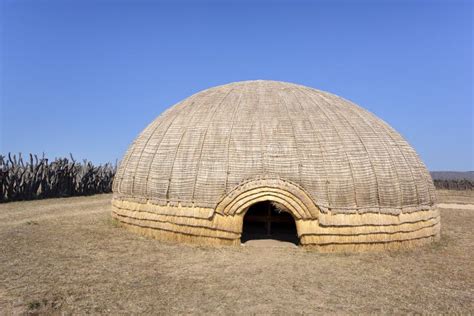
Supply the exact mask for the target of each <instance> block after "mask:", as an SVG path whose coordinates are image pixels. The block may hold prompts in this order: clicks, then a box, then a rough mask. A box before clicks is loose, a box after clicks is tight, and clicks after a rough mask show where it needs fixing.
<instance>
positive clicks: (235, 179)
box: [114, 80, 434, 214]
mask: <svg viewBox="0 0 474 316" xmlns="http://www.w3.org/2000/svg"><path fill="white" fill-rule="evenodd" d="M259 178H265V179H267V178H268V179H283V180H285V181H288V182H290V183H293V184H295V185H297V186H299V187H301V188H302V189H303V190H304V191H305V192H306V193H307V194H308V196H310V197H311V198H312V200H314V203H315V204H316V205H317V206H318V208H319V209H321V211H323V212H328V211H331V212H333V213H355V212H361V213H365V212H375V213H378V212H380V213H390V214H398V213H400V212H411V211H415V210H421V209H426V208H429V207H430V206H431V205H433V203H434V187H433V183H432V180H431V177H430V175H429V173H428V171H427V170H426V167H425V166H424V165H423V163H422V162H421V160H420V158H419V157H418V156H417V154H416V152H415V151H414V150H413V148H412V147H411V146H410V145H409V144H408V143H407V142H406V141H405V140H404V139H403V138H402V137H401V136H400V134H398V133H397V132H396V131H395V130H393V129H392V128H391V127H390V126H389V125H387V124H386V123H385V122H383V121H382V120H381V119H379V118H377V117H376V116H374V115H373V114H372V113H370V112H368V111H366V110H364V109H362V108H360V107H359V106H357V105H355V104H353V103H351V102H349V101H347V100H344V99H342V98H340V97H338V96H335V95H333V94H330V93H327V92H323V91H319V90H315V89H312V88H308V87H304V86H301V85H296V84H290V83H284V82H276V81H260V80H259V81H245V82H236V83H231V84H227V85H223V86H218V87H214V88H211V89H208V90H205V91H202V92H199V93H197V94H195V95H193V96H191V97H189V98H187V99H185V100H184V101H182V102H180V103H178V104H176V105H175V106H173V107H171V108H170V109H168V110H167V111H166V112H164V113H163V114H162V115H160V116H159V117H158V118H157V119H156V120H154V121H153V122H152V123H151V124H150V125H149V126H148V127H147V128H146V129H145V130H144V131H143V132H142V133H141V134H140V135H139V136H138V138H137V139H136V140H135V141H134V142H133V144H132V145H131V146H130V148H129V149H128V151H127V153H126V155H125V157H124V158H123V160H122V162H121V164H120V167H119V169H118V171H117V174H116V179H115V183H114V192H115V194H116V195H118V196H123V197H131V198H135V199H142V200H150V201H153V202H154V203H158V204H160V205H171V206H178V205H180V206H186V207H187V206H193V207H206V208H215V207H216V205H217V204H218V203H219V202H220V201H221V200H222V199H223V198H224V197H225V196H226V195H227V194H228V193H229V192H231V191H232V190H233V189H234V188H235V187H237V186H239V185H241V184H242V183H244V182H245V181H249V180H253V179H259Z"/></svg>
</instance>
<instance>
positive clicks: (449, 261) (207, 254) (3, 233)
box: [0, 192, 474, 315]
mask: <svg viewBox="0 0 474 316" xmlns="http://www.w3.org/2000/svg"><path fill="white" fill-rule="evenodd" d="M110 198H111V196H110V195H101V196H93V197H80V198H67V199H51V200H43V201H32V202H15V203H8V204H3V205H0V314H12V313H13V314H19V313H20V314H21V313H31V314H37V313H40V314H41V313H47V314H52V313H53V314H60V313H65V314H70V313H74V314H78V313H79V314H85V313H93V314H98V313H107V314H117V313H121V314H148V313H164V314H175V313H181V314H183V313H186V314H189V313H196V314H270V313H271V314H285V315H286V314H315V313H320V314H321V313H341V312H344V313H377V314H379V313H390V314H391V313H398V314H405V313H409V312H414V313H432V312H436V313H455V312H457V313H463V314H467V313H473V312H474V303H473V302H474V264H473V262H474V260H473V259H474V255H473V250H474V247H473V246H474V235H473V228H474V206H473V207H464V208H456V204H455V203H458V202H461V203H462V204H464V205H466V204H468V203H473V204H474V194H473V192H470V193H468V194H465V193H462V194H459V193H458V194H457V195H456V194H453V193H451V192H441V193H440V198H441V199H442V202H444V203H445V204H446V205H445V207H447V208H445V209H443V210H442V212H441V215H442V225H443V226H442V239H441V241H440V242H439V243H437V244H434V245H430V246H425V247H422V248H419V249H416V250H412V251H404V252H390V253H364V254H319V253H314V252H310V251H305V250H302V249H300V248H294V247H283V248H282V247H272V248H261V247H251V246H246V247H237V248H228V247H225V248H209V247H197V246H187V245H175V244H166V243H161V242H158V241H156V240H152V239H148V238H144V237H140V236H138V235H135V234H133V233H130V232H128V231H126V230H124V229H122V228H120V227H117V225H116V224H115V223H114V222H113V221H112V220H111V219H110V216H109V212H110V209H109V200H110Z"/></svg>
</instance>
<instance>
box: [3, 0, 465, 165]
mask: <svg viewBox="0 0 474 316" xmlns="http://www.w3.org/2000/svg"><path fill="white" fill-rule="evenodd" d="M0 2H1V7H0V10H1V11H0V21H1V22H0V23H1V44H0V45H1V46H0V48H1V64H0V67H1V68H0V76H1V77H0V80H1V86H0V89H1V90H0V96H1V99H0V102H1V111H0V153H6V152H23V153H29V152H33V153H41V152H45V153H46V154H47V155H48V156H49V157H56V156H64V155H68V153H69V152H71V153H72V154H73V155H74V156H75V157H76V158H77V159H82V158H87V159H90V160H92V161H93V162H96V163H103V162H108V161H115V160H116V159H120V158H121V157H122V155H123V154H124V152H125V150H126V148H127V147H128V145H129V144H130V143H131V142H132V141H133V139H134V138H135V137H136V136H137V135H138V133H139V132H140V131H141V130H142V129H143V128H144V127H145V126H146V125H147V124H148V123H150V122H151V121H152V120H153V119H154V118H155V117H157V116H158V115H159V114H160V113H161V112H162V111H163V110H164V109H166V108H167V107H169V106H171V105H173V104H175V103H176V102H178V101H180V100H182V99H184V98H186V97H187V96H190V95H191V94H193V93H195V92H198V91H200V90H202V89H205V88H209V87H212V86H215V85H219V84H225V83H228V82H232V81H241V80H249V79H272V80H282V81H289V82H294V83H299V84H303V85H307V86H310V87H313V88H317V89H321V90H326V91H329V92H332V93H335V94H337V95H340V96H342V97H344V98H346V99H349V100H351V101H353V102H355V103H357V104H359V105H361V106H363V107H365V108H367V109H368V110H370V111H372V112H373V113H375V114H376V115H377V116H379V117H381V118H382V119H384V120H385V121H386V122H388V123H389V124H390V125H392V126H393V127H394V128H395V129H396V130H398V131H399V132H400V133H401V134H402V135H403V136H404V137H405V138H406V139H407V140H408V141H409V142H410V144H411V145H413V146H414V147H415V149H416V150H417V152H418V153H419V154H420V156H421V158H422V159H423V160H424V162H425V163H426V164H427V166H428V168H429V169H430V170H474V149H473V142H474V140H473V138H474V135H473V134H474V132H473V121H474V117H473V115H474V114H473V78H472V74H473V34H472V33H473V25H472V17H473V6H472V3H471V1H452V0H446V1H416V0H415V1H394V0H393V1H380V0H379V1H348V0H347V1H312V2H309V1H306V2H302V1H225V0H223V1H197V0H195V1H161V2H160V1H140V0H138V1H132V0H130V1H112V0H108V1H107V0H96V1H88V0H78V1H68V0H64V1H42V0H32V1H22V0H0Z"/></svg>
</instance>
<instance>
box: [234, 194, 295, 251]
mask: <svg viewBox="0 0 474 316" xmlns="http://www.w3.org/2000/svg"><path fill="white" fill-rule="evenodd" d="M258 239H273V240H278V241H285V242H290V243H293V244H295V245H298V244H299V238H298V234H297V230H296V223H295V220H294V218H293V216H292V215H291V214H290V213H288V212H287V211H285V210H283V209H282V208H279V207H276V205H275V203H272V202H270V201H263V202H257V203H255V204H253V205H251V206H250V207H249V209H248V210H247V212H246V213H245V215H244V219H243V227H242V237H241V241H242V243H245V242H247V241H249V240H258Z"/></svg>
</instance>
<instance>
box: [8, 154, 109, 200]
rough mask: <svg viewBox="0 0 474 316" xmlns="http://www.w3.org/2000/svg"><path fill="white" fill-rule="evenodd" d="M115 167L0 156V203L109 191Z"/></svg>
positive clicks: (69, 160)
mask: <svg viewBox="0 0 474 316" xmlns="http://www.w3.org/2000/svg"><path fill="white" fill-rule="evenodd" d="M115 171H116V166H115V165H112V164H105V165H99V166H94V165H93V164H92V163H91V162H90V161H87V160H84V161H83V162H82V163H80V162H76V160H74V158H73V157H72V155H71V156H70V158H69V159H68V158H56V159H55V160H53V161H51V162H50V161H49V160H48V159H47V158H45V157H44V154H43V156H42V157H38V156H37V155H32V154H30V155H29V159H25V160H24V159H23V157H22V156H21V154H19V155H11V154H8V155H7V156H3V155H0V203H1V202H8V201H19V200H33V199H41V198H49V197H66V196H76V195H90V194H96V193H107V192H111V191H112V181H113V178H114V175H115Z"/></svg>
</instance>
